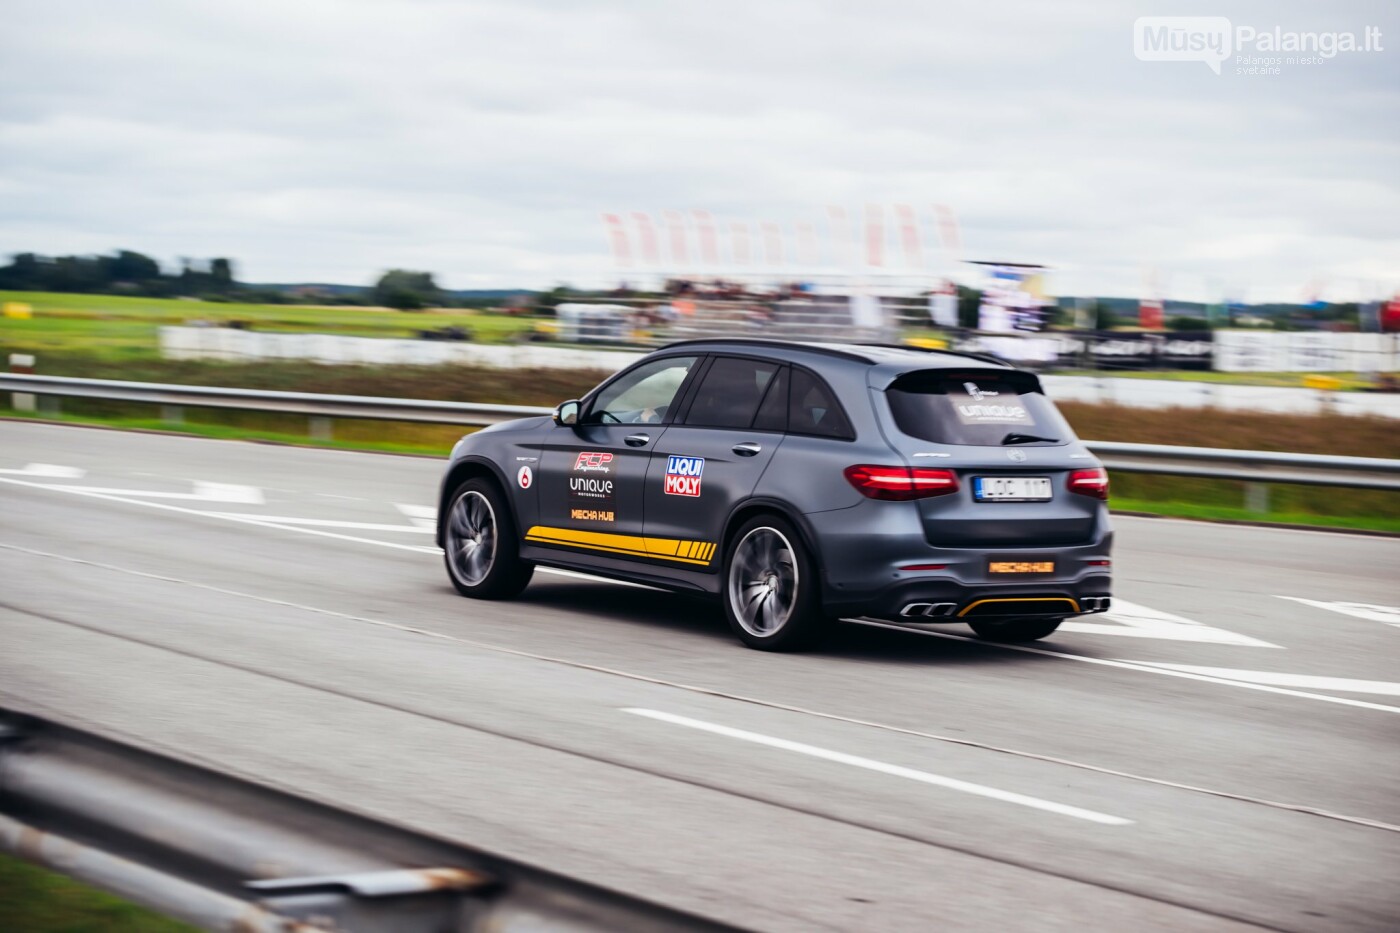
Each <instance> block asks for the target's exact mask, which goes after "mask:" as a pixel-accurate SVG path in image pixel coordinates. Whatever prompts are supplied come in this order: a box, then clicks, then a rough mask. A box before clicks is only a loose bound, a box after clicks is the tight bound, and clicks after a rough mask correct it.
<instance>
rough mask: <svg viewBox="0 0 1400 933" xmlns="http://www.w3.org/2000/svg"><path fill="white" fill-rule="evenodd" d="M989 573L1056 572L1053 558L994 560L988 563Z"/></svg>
mask: <svg viewBox="0 0 1400 933" xmlns="http://www.w3.org/2000/svg"><path fill="white" fill-rule="evenodd" d="M987 572H988V573H1054V572H1055V562H1054V561H1053V560H994V561H992V562H991V563H989V564H987Z"/></svg>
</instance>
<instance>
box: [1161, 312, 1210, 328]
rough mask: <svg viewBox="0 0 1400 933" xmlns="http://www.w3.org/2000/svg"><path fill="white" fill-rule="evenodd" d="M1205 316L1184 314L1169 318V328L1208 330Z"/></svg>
mask: <svg viewBox="0 0 1400 933" xmlns="http://www.w3.org/2000/svg"><path fill="white" fill-rule="evenodd" d="M1208 329H1209V327H1208V325H1207V324H1206V322H1205V319H1204V318H1198V317H1188V316H1187V315H1184V314H1178V315H1174V316H1172V317H1169V318H1167V330H1208Z"/></svg>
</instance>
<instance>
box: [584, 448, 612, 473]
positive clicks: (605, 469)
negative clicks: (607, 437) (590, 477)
mask: <svg viewBox="0 0 1400 933" xmlns="http://www.w3.org/2000/svg"><path fill="white" fill-rule="evenodd" d="M612 459H613V455H612V454H610V453H608V452H606V451H601V452H600V451H596V450H584V451H580V452H579V455H578V459H577V460H575V461H574V472H576V473H611V472H612Z"/></svg>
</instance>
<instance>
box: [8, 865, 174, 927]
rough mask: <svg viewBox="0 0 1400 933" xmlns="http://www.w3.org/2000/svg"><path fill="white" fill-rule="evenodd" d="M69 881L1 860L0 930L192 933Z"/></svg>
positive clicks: (26, 866)
mask: <svg viewBox="0 0 1400 933" xmlns="http://www.w3.org/2000/svg"><path fill="white" fill-rule="evenodd" d="M194 929H195V928H194V927H191V926H186V925H185V924H183V923H179V922H178V921H175V920H170V919H168V918H166V917H162V916H160V915H159V914H155V913H152V912H151V911H148V910H146V909H145V908H142V907H137V906H135V905H134V904H129V903H127V902H126V901H123V900H121V899H120V898H117V897H113V896H112V895H110V894H106V893H104V892H102V891H98V890H95V889H93V888H89V887H87V886H86V885H83V884H80V883H79V882H77V881H74V880H72V879H71V878H66V877H64V876H63V875H59V874H55V873H54V872H51V871H46V870H45V869H42V868H39V867H37V866H35V865H31V864H29V863H28V862H23V861H20V860H19V859H15V858H10V857H9V856H7V855H0V930H5V931H9V933H193V931H194Z"/></svg>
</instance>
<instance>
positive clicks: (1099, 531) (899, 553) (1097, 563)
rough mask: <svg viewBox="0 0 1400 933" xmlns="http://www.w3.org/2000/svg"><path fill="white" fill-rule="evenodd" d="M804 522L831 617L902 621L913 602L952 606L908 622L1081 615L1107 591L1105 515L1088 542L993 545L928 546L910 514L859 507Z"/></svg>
mask: <svg viewBox="0 0 1400 933" xmlns="http://www.w3.org/2000/svg"><path fill="white" fill-rule="evenodd" d="M804 518H805V519H806V520H807V522H808V523H809V524H810V526H811V528H812V532H813V535H814V537H815V539H816V540H817V542H819V546H820V550H821V564H822V602H823V604H824V606H825V608H826V610H827V612H829V613H831V614H834V615H842V616H870V617H872V618H877V619H901V618H902V619H904V620H905V621H909V620H910V619H911V616H910V615H905V614H903V613H904V610H905V609H906V607H908V606H910V605H918V604H949V603H951V604H952V607H951V609H950V608H948V607H947V606H946V605H944V606H941V607H940V609H939V611H938V612H936V613H933V614H931V615H924V614H923V613H921V612H915V613H914V616H916V617H919V618H918V621H921V622H957V621H961V620H967V619H970V618H974V617H976V618H988V617H992V616H996V617H1010V616H1024V615H1041V616H1057V615H1058V616H1066V615H1081V614H1084V613H1088V612H1096V611H1102V609H1103V608H1105V607H1104V606H1103V605H1102V604H1101V601H1102V600H1103V598H1104V597H1108V596H1110V595H1111V592H1112V571H1111V565H1106V564H1105V563H1104V562H1106V561H1108V560H1109V559H1110V553H1111V550H1112V546H1113V532H1112V530H1111V529H1110V528H1109V526H1108V513H1107V510H1106V509H1105V510H1104V511H1103V512H1102V513H1101V516H1100V519H1099V520H1098V521H1097V522H1096V523H1095V529H1094V532H1093V534H1092V535H1091V537H1090V539H1089V540H1087V541H1084V542H1081V543H1078V544H1072V545H1058V546H1045V545H1036V544H1034V543H1031V542H1028V543H1027V544H1026V545H1024V546H1019V547H996V548H988V547H967V546H961V547H933V546H931V545H930V544H929V543H928V541H927V539H926V538H925V536H924V528H923V527H922V524H921V523H920V522H919V521H918V515H917V511H916V510H914V509H908V510H901V509H880V510H878V511H876V510H866V509H863V508H861V507H859V506H858V507H856V508H852V509H839V510H833V511H831V512H817V513H809V514H807V515H806V516H804ZM865 519H873V520H871V521H867V520H865ZM1047 561H1048V562H1052V563H1053V566H1054V570H1053V571H1051V572H1048V573H1006V574H1002V573H995V572H993V571H992V564H993V563H998V564H1001V563H1004V562H1012V563H1034V562H1047ZM911 568H918V569H911ZM994 600H995V601H997V602H993V601H994ZM1086 600H1087V602H1086ZM1031 601H1037V602H1031ZM1096 604H1098V605H1096Z"/></svg>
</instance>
